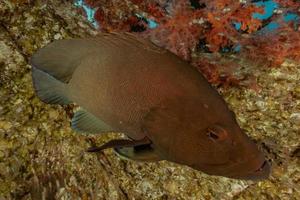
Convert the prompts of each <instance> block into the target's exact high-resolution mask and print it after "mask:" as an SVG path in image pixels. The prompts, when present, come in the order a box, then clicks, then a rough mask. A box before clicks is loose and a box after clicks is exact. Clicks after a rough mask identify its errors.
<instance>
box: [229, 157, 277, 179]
mask: <svg viewBox="0 0 300 200" xmlns="http://www.w3.org/2000/svg"><path fill="white" fill-rule="evenodd" d="M270 173H271V165H270V163H269V162H268V161H267V160H265V161H264V162H263V163H262V164H261V165H260V166H259V167H258V168H257V169H256V170H254V171H252V172H250V173H248V174H246V175H243V176H232V178H236V179H244V180H252V181H261V180H264V179H267V178H268V177H269V175H270Z"/></svg>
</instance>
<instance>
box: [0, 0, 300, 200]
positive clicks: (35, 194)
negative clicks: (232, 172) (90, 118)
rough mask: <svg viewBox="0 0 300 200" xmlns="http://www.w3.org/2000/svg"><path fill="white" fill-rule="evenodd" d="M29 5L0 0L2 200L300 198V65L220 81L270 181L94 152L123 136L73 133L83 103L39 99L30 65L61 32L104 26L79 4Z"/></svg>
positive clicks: (80, 33) (87, 32) (83, 32)
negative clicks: (252, 79)
mask: <svg viewBox="0 0 300 200" xmlns="http://www.w3.org/2000/svg"><path fill="white" fill-rule="evenodd" d="M13 2H19V3H17V4H16V3H13ZM28 2H30V1H9V0H1V1H0V200H2V199H54V198H56V199H112V200H115V199H121V200H123V199H137V200H138V199H143V200H145V199H146V200H147V199H151V200H152V199H185V200H186V199H187V200H190V199H195V200H199V199H222V200H223V199H224V200H227V199H228V200H229V199H261V200H262V199H288V200H293V199H300V161H299V157H300V140H299V137H300V64H297V63H294V62H291V61H286V62H285V63H284V64H283V65H282V66H280V67H278V68H266V67H258V68H253V69H251V70H253V71H251V70H250V72H247V73H251V74H254V75H255V76H256V83H257V88H259V89H258V90H256V91H255V90H253V89H251V88H247V87H227V88H220V92H221V94H222V95H223V96H224V98H225V99H226V101H227V102H228V103H229V105H230V107H231V108H232V109H233V110H234V111H235V113H236V115H237V118H238V121H239V123H240V125H241V127H242V128H243V129H245V130H246V132H247V134H248V135H250V136H251V137H252V138H254V139H255V140H256V141H257V143H258V145H259V146H260V147H261V148H262V149H263V150H264V151H265V152H266V154H267V155H268V157H269V158H270V159H271V160H272V165H273V172H272V175H271V177H270V178H269V179H268V180H265V181H262V182H257V183H255V182H252V181H241V180H232V179H228V178H223V177H215V176H208V175H205V174H204V173H201V172H198V171H195V170H192V169H190V168H188V167H184V166H179V165H176V164H173V163H170V162H166V161H162V162H158V163H137V162H132V161H126V160H121V159H120V158H119V157H117V156H116V155H115V154H114V153H113V152H112V151H111V150H105V151H104V152H102V153H100V154H97V155H96V154H90V153H86V152H85V149H86V148H88V147H89V146H91V144H93V143H96V144H98V145H100V144H102V143H104V142H106V141H108V140H109V139H111V138H117V137H120V134H117V133H113V134H107V135H102V136H84V135H79V134H76V133H75V132H73V131H72V130H71V128H70V125H69V123H70V117H71V115H72V109H73V107H72V106H65V107H61V106H51V105H46V104H44V103H42V102H41V101H39V99H38V98H37V97H36V96H35V94H34V92H33V88H32V80H31V74H30V65H29V64H28V62H29V58H30V56H31V55H32V53H33V52H34V51H35V50H36V49H38V48H40V47H42V46H44V45H46V44H48V43H49V42H51V41H53V40H54V39H61V38H73V37H86V36H91V35H95V34H96V33H97V32H96V31H95V30H94V29H93V27H92V26H91V25H90V24H89V23H88V21H87V20H86V19H85V18H84V17H83V16H82V15H81V14H80V13H79V12H80V11H79V10H78V9H76V7H75V6H74V5H72V3H71V2H68V1H59V0H51V1H34V3H28ZM45 2H47V4H46V3H45ZM62 2H64V3H62ZM245 69H247V70H249V69H250V68H247V67H245Z"/></svg>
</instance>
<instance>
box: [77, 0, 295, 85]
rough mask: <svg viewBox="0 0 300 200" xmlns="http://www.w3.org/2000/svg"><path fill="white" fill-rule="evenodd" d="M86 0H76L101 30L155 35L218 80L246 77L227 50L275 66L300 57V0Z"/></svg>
mask: <svg viewBox="0 0 300 200" xmlns="http://www.w3.org/2000/svg"><path fill="white" fill-rule="evenodd" d="M83 1H84V2H83ZM83 1H82V0H78V1H77V3H76V5H78V6H82V7H83V8H84V9H85V10H86V12H87V16H88V18H89V20H90V21H91V22H92V23H93V24H95V22H97V23H98V24H99V27H98V29H100V30H101V31H129V32H135V33H137V34H139V35H141V36H142V37H147V38H150V40H152V42H154V43H155V44H157V45H159V46H162V47H164V48H167V49H169V50H170V51H171V52H173V53H175V54H176V55H178V56H180V57H181V58H183V59H185V60H187V61H189V62H191V63H192V64H193V65H194V66H195V67H197V68H198V69H199V70H200V71H202V72H203V73H204V74H205V76H206V77H207V79H208V80H209V81H210V82H213V83H215V84H225V85H228V84H239V83H240V81H241V80H243V79H244V77H243V76H240V77H237V76H235V75H234V74H235V73H234V71H236V70H237V69H238V68H239V67H241V66H240V64H238V63H237V62H236V61H231V59H223V58H224V56H225V57H231V58H237V57H238V58H243V60H244V61H245V62H250V63H251V65H253V66H259V65H260V66H261V65H262V66H271V67H277V66H279V65H280V64H282V63H283V62H284V61H285V60H286V59H293V60H300V34H299V32H300V28H299V23H300V17H299V13H300V2H299V1H293V0H274V1H273V0H269V1H265V0H263V1H257V0H252V1H247V0H242V1H234V0H222V1H219V0H209V1H208V0H171V1H170V0H145V1H142V0H125V1H123V0H111V1H108V0H83ZM91 13H94V15H93V17H91ZM199 54H201V56H199Z"/></svg>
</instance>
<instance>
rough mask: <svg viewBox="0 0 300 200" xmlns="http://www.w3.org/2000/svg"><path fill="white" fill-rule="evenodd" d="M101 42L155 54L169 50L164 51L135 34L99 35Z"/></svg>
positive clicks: (113, 33) (114, 33)
mask: <svg viewBox="0 0 300 200" xmlns="http://www.w3.org/2000/svg"><path fill="white" fill-rule="evenodd" d="M97 38H98V39H99V40H102V41H105V42H106V43H107V42H108V43H110V45H115V46H120V47H121V46H128V47H131V48H132V47H136V48H141V49H145V50H148V51H152V52H155V53H159V54H161V53H165V52H166V51H167V50H166V49H163V48H161V47H159V46H157V45H156V44H154V43H153V42H151V41H150V40H149V39H146V38H142V37H141V36H137V35H135V34H132V33H129V32H121V33H117V32H111V33H100V34H99V35H97Z"/></svg>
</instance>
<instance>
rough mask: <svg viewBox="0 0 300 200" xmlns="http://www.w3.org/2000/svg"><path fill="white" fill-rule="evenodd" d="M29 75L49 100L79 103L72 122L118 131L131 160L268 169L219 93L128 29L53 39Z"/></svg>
mask: <svg viewBox="0 0 300 200" xmlns="http://www.w3.org/2000/svg"><path fill="white" fill-rule="evenodd" d="M32 77H33V82H34V88H35V90H36V93H37V95H38V96H39V98H40V99H41V100H42V101H44V102H46V103H52V104H54V103H57V104H68V103H72V102H75V103H77V104H78V105H80V106H81V108H82V109H81V110H80V111H78V112H77V113H75V116H74V118H73V119H72V127H73V128H74V129H75V130H77V131H81V132H86V133H102V132H109V131H118V132H122V133H124V134H126V135H127V136H128V137H129V138H130V139H131V140H113V141H110V142H108V143H107V144H105V145H104V146H102V147H99V148H91V149H90V150H89V151H97V150H102V149H105V148H111V147H113V148H115V150H116V152H117V153H118V154H119V155H121V156H123V157H126V158H129V159H132V160H140V161H156V160H169V161H173V162H176V163H180V164H184V165H188V166H190V167H192V168H194V169H197V170H201V171H203V172H205V173H207V174H212V175H219V176H225V177H230V178H237V179H264V178H267V177H268V175H269V173H270V166H269V164H268V162H267V161H266V160H265V158H264V155H263V154H262V153H261V152H260V151H259V150H258V149H257V147H256V145H255V144H254V143H253V142H252V141H251V140H250V139H249V138H248V137H247V136H246V135H245V134H244V133H243V132H242V130H241V129H240V127H239V125H238V124H237V122H236V120H235V115H234V113H233V112H232V111H230V110H229V109H228V107H227V105H226V103H225V101H224V100H223V99H222V98H221V96H220V95H219V94H218V92H217V91H216V90H214V89H213V88H212V87H211V86H210V85H209V83H208V82H207V81H206V79H205V78H204V77H203V76H202V75H201V74H200V73H199V72H198V71H197V70H195V69H194V68H193V67H191V66H190V65H189V64H188V63H187V62H185V61H183V60H181V59H180V58H179V57H177V56H176V55H174V54H172V53H170V52H169V51H167V50H164V49H161V48H159V47H157V46H155V45H154V44H152V43H151V42H149V41H147V40H144V39H138V38H137V37H135V36H133V35H131V34H128V33H122V34H116V33H110V34H108V33H102V34H100V35H99V36H97V37H94V38H88V39H69V40H59V41H55V42H53V43H51V44H49V45H47V46H46V47H44V48H42V49H40V50H39V51H38V52H36V53H35V54H34V55H33V57H32Z"/></svg>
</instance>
